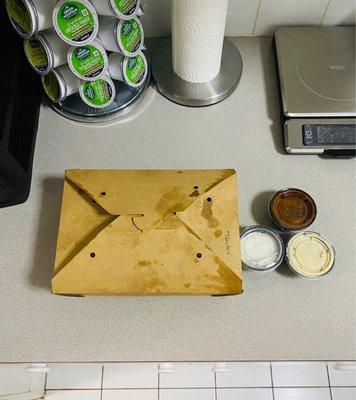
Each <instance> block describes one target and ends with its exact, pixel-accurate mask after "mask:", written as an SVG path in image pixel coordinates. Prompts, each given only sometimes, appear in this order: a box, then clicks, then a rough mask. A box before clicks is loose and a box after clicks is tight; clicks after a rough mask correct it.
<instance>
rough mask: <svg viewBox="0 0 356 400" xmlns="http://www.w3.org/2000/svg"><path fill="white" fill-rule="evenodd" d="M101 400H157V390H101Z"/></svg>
mask: <svg viewBox="0 0 356 400" xmlns="http://www.w3.org/2000/svg"><path fill="white" fill-rule="evenodd" d="M101 400H158V389H137V390H135V389H132V390H103V397H102V399H101Z"/></svg>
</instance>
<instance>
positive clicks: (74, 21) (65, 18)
mask: <svg viewBox="0 0 356 400" xmlns="http://www.w3.org/2000/svg"><path fill="white" fill-rule="evenodd" d="M56 21H57V25H58V29H59V30H60V32H61V34H62V35H63V37H64V38H66V39H68V40H70V41H72V42H76V43H80V42H83V41H85V40H87V39H88V38H89V37H90V36H91V35H92V34H93V32H94V28H95V20H94V17H93V15H92V13H91V12H90V10H89V9H88V8H87V7H86V6H85V5H84V4H82V3H79V2H78V1H67V2H65V3H64V4H62V5H61V6H60V7H59V9H58V11H57V15H56Z"/></svg>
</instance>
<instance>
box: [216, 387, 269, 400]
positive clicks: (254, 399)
mask: <svg viewBox="0 0 356 400" xmlns="http://www.w3.org/2000/svg"><path fill="white" fill-rule="evenodd" d="M217 400H273V393H272V389H251V388H248V389H218V390H217Z"/></svg>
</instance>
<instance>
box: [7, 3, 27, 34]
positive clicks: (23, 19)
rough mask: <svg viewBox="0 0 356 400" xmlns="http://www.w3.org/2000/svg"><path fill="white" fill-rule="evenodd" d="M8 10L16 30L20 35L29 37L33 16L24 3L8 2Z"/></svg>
mask: <svg viewBox="0 0 356 400" xmlns="http://www.w3.org/2000/svg"><path fill="white" fill-rule="evenodd" d="M6 8H7V13H8V14H9V17H10V19H11V21H12V23H13V24H14V25H15V27H16V29H17V30H18V31H19V32H20V33H22V34H24V35H28V34H29V33H30V32H31V16H30V14H29V12H28V10H27V8H26V5H25V4H24V2H23V1H21V0H8V1H7V2H6Z"/></svg>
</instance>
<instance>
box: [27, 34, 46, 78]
mask: <svg viewBox="0 0 356 400" xmlns="http://www.w3.org/2000/svg"><path fill="white" fill-rule="evenodd" d="M25 50H26V54H27V58H28V60H29V62H30V63H31V65H32V66H33V67H34V68H35V69H36V70H37V71H39V72H45V71H46V70H47V69H48V56H47V53H46V49H45V48H44V46H43V44H42V43H41V41H40V40H38V39H37V38H32V39H28V40H26V41H25Z"/></svg>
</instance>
